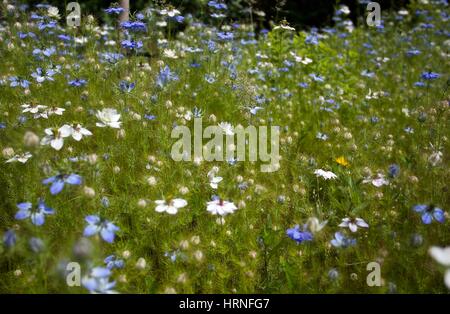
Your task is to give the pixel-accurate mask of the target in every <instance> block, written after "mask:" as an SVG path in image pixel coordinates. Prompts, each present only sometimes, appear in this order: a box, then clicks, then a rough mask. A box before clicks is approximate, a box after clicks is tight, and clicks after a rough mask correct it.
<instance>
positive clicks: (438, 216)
mask: <svg viewBox="0 0 450 314" xmlns="http://www.w3.org/2000/svg"><path fill="white" fill-rule="evenodd" d="M413 210H414V211H415V212H417V213H421V214H422V222H423V223H424V224H426V225H429V224H431V222H432V221H433V218H434V219H435V220H436V221H438V222H440V223H443V222H444V221H445V213H444V211H443V210H442V209H440V208H439V207H435V206H434V205H416V206H414V207H413Z"/></svg>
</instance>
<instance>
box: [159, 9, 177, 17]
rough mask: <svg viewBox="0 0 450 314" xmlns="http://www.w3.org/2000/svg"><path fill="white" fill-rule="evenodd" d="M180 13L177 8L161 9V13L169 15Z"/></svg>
mask: <svg viewBox="0 0 450 314" xmlns="http://www.w3.org/2000/svg"><path fill="white" fill-rule="evenodd" d="M180 13H181V12H180V11H178V10H177V9H172V10H167V9H162V10H160V11H159V14H161V15H167V16H169V17H174V16H175V15H179V14H180Z"/></svg>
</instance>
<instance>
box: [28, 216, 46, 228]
mask: <svg viewBox="0 0 450 314" xmlns="http://www.w3.org/2000/svg"><path fill="white" fill-rule="evenodd" d="M44 221H45V216H44V214H43V213H33V214H31V222H32V223H33V224H34V225H36V226H42V225H43V224H44Z"/></svg>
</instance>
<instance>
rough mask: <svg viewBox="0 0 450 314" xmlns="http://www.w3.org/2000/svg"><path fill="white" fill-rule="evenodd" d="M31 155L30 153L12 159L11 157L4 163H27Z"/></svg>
mask: <svg viewBox="0 0 450 314" xmlns="http://www.w3.org/2000/svg"><path fill="white" fill-rule="evenodd" d="M32 156H33V155H31V153H29V152H26V153H23V154H20V155H15V156H14V157H12V158H11V159H8V160H7V161H6V162H7V163H10V162H16V161H18V162H20V163H22V164H24V163H26V162H27V161H28V159H30V158H31V157H32Z"/></svg>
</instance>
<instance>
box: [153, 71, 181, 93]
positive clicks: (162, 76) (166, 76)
mask: <svg viewBox="0 0 450 314" xmlns="http://www.w3.org/2000/svg"><path fill="white" fill-rule="evenodd" d="M170 81H178V76H177V75H176V74H175V73H174V72H172V71H171V70H170V68H169V66H167V65H166V66H165V67H164V68H163V69H160V70H159V74H158V77H157V78H156V85H158V86H159V87H160V88H163V87H164V85H166V84H167V83H168V82H170Z"/></svg>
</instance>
